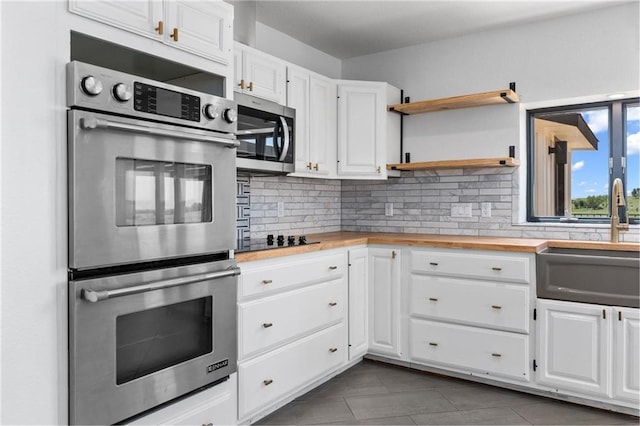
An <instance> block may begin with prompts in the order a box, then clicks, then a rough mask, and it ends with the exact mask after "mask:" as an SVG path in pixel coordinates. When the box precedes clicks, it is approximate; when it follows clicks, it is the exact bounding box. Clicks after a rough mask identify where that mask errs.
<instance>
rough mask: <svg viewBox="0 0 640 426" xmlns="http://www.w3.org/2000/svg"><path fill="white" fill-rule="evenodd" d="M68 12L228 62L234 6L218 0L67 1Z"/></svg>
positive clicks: (231, 40) (230, 53)
mask: <svg viewBox="0 0 640 426" xmlns="http://www.w3.org/2000/svg"><path fill="white" fill-rule="evenodd" d="M69 11H71V12H73V13H76V14H79V15H82V16H86V17H88V18H91V19H94V20H96V21H100V22H104V23H106V24H109V25H112V26H114V27H118V28H121V29H123V30H127V31H131V32H133V33H136V34H139V35H142V36H145V37H149V38H153V39H156V40H158V41H160V42H162V43H165V44H167V45H171V46H173V47H176V48H178V49H182V50H185V51H188V52H191V53H195V54H197V55H200V56H203V57H205V58H208V59H212V60H214V61H216V62H219V63H222V64H225V65H230V64H231V55H232V43H233V6H231V5H230V4H228V3H225V2H223V1H221V0H206V1H198V2H194V1H183V0H171V1H158V0H145V1H114V0H101V1H99V0H96V1H84V0H70V1H69Z"/></svg>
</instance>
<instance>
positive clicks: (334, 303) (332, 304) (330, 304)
mask: <svg viewBox="0 0 640 426" xmlns="http://www.w3.org/2000/svg"><path fill="white" fill-rule="evenodd" d="M337 304H338V302H329V306H336V305H337Z"/></svg>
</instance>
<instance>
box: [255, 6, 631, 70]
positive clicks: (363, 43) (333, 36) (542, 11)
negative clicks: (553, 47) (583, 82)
mask: <svg viewBox="0 0 640 426" xmlns="http://www.w3.org/2000/svg"><path fill="white" fill-rule="evenodd" d="M631 1H638V0H631ZM625 2H626V1H625V0H622V1H612V0H573V1H567V0H553V1H542V0H540V1H524V0H504V1H494V0H447V1H444V0H413V1H406V0H387V1H364V0H360V1H353V0H324V1H323V0H258V1H257V2H256V20H257V21H259V22H261V23H263V24H265V25H267V26H269V27H272V28H274V29H276V30H278V31H280V32H283V33H285V34H287V35H289V36H291V37H293V38H295V39H297V40H300V41H301V42H303V43H305V44H308V45H310V46H312V47H315V48H316V49H318V50H321V51H323V52H325V53H327V54H329V55H331V56H334V57H336V58H339V59H347V58H351V57H356V56H362V55H367V54H371V53H376V52H382V51H385V50H391V49H397V48H401V47H407V46H412V45H416V44H422V43H427V42H431V41H435V40H442V39H445V38H451V37H457V36H461V35H466V34H471V33H476V32H480V31H486V30H492V29H496V28H500V27H505V26H512V25H517V24H521V23H526V22H535V21H538V20H543V19H548V18H552V17H557V16H564V15H570V14H575V13H580V12H583V11H588V10H595V9H598V8H603V7H610V6H612V5H616V4H621V3H625Z"/></svg>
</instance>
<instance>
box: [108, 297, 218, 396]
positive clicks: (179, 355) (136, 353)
mask: <svg viewBox="0 0 640 426" xmlns="http://www.w3.org/2000/svg"><path fill="white" fill-rule="evenodd" d="M212 302H213V297H211V296H208V297H203V298H200V299H195V300H189V301H187V302H181V303H176V304H173V305H167V306H161V307H159V308H154V309H147V310H144V311H140V312H134V313H131V314H127V315H122V316H119V317H117V318H116V383H117V384H119V385H120V384H122V383H126V382H129V381H131V380H134V379H137V378H139V377H142V376H145V375H147V374H151V373H153V372H156V371H159V370H162V369H163V368H167V367H170V366H172V365H176V364H179V363H181V362H184V361H187V360H190V359H193V358H196V357H199V356H201V355H204V354H207V353H210V352H211V351H212V348H213V346H212V345H213V343H212V315H211V306H212Z"/></svg>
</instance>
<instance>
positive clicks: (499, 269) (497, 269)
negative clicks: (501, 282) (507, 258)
mask: <svg viewBox="0 0 640 426" xmlns="http://www.w3.org/2000/svg"><path fill="white" fill-rule="evenodd" d="M491 270H493V271H498V272H500V271H502V268H499V267H497V266H494V267H493V268H491Z"/></svg>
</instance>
